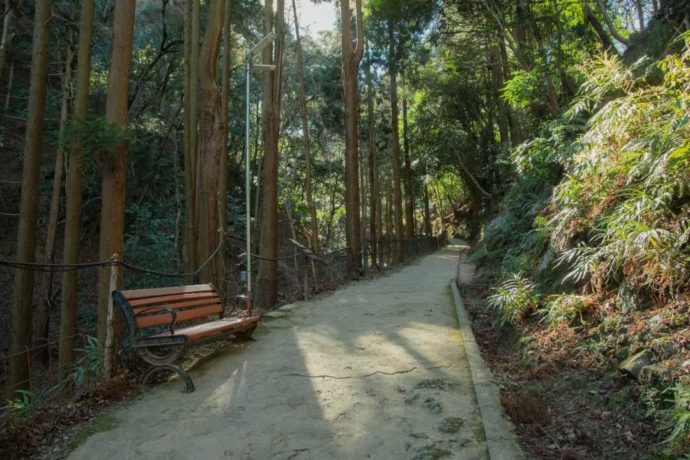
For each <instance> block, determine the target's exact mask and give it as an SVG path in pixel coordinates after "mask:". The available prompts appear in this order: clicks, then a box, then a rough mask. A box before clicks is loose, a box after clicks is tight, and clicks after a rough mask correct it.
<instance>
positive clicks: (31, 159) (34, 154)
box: [7, 0, 53, 399]
mask: <svg viewBox="0 0 690 460" xmlns="http://www.w3.org/2000/svg"><path fill="white" fill-rule="evenodd" d="M52 8H53V2H52V0H44V1H41V2H38V3H37V4H36V11H35V16H34V38H33V52H32V55H31V82H30V84H29V85H30V87H29V110H28V114H27V119H26V137H25V144H24V167H23V174H22V194H21V203H20V209H19V229H18V232H17V261H18V262H20V263H33V262H35V258H36V226H37V219H38V201H39V194H38V182H39V180H40V172H41V153H42V146H43V118H44V115H45V105H46V92H47V88H46V85H47V82H48V23H49V21H50V15H51V10H52ZM33 281H34V277H33V272H32V271H31V270H22V269H18V270H17V272H16V275H15V279H14V292H13V295H12V325H11V327H12V329H11V331H10V368H9V376H8V380H7V397H8V398H12V399H14V394H15V392H16V391H17V390H22V389H27V388H29V356H27V354H28V351H27V349H28V348H29V346H30V345H31V305H32V302H33Z"/></svg>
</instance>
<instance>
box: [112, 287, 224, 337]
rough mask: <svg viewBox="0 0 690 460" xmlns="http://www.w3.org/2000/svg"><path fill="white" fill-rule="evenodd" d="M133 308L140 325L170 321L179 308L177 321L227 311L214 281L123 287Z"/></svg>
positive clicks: (140, 327) (125, 295) (140, 326)
mask: <svg viewBox="0 0 690 460" xmlns="http://www.w3.org/2000/svg"><path fill="white" fill-rule="evenodd" d="M119 294H120V295H122V297H124V299H125V300H126V301H127V304H128V306H129V307H130V308H131V313H130V314H131V315H132V316H133V319H134V322H135V323H136V327H137V329H146V328H149V327H154V326H162V325H168V324H170V322H171V320H172V316H171V315H170V314H169V313H167V312H165V311H164V310H166V309H169V310H175V311H176V313H177V323H178V324H179V323H183V322H185V321H192V320H195V319H201V318H205V317H207V316H211V315H217V314H220V313H222V312H223V304H222V302H221V301H220V297H218V293H217V292H216V289H215V288H214V287H213V285H212V284H195V285H192V286H177V287H165V288H156V289H134V290H129V291H119Z"/></svg>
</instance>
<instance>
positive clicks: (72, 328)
mask: <svg viewBox="0 0 690 460" xmlns="http://www.w3.org/2000/svg"><path fill="white" fill-rule="evenodd" d="M93 12H94V0H83V1H82V5H81V24H80V26H79V57H78V59H79V62H78V63H77V96H76V101H75V104H74V120H75V121H77V120H84V119H86V115H87V113H88V110H89V82H90V80H89V76H90V72H91V36H92V32H93ZM83 163H84V159H83V151H82V149H81V148H80V146H79V145H76V146H73V147H72V150H71V151H70V152H69V159H68V162H67V179H66V186H65V194H66V203H65V241H64V253H63V262H64V263H66V264H75V263H77V262H79V236H80V234H81V196H82V181H83V176H84V172H83ZM78 277H79V273H78V272H77V271H76V270H68V271H66V272H65V273H64V275H63V276H62V304H61V306H60V357H59V363H58V369H59V375H60V378H61V379H64V378H66V377H67V376H68V375H69V372H70V370H71V369H72V363H73V362H74V335H75V333H76V327H77V286H78V281H79V278H78Z"/></svg>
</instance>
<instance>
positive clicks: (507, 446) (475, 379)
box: [450, 280, 527, 460]
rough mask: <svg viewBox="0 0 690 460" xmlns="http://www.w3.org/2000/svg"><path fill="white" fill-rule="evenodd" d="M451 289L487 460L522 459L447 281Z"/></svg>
mask: <svg viewBox="0 0 690 460" xmlns="http://www.w3.org/2000/svg"><path fill="white" fill-rule="evenodd" d="M450 290H451V292H452V293H453V303H454V304H455V311H456V313H457V315H458V322H459V323H460V332H461V333H462V341H463V345H464V346H465V351H466V352H467V361H468V362H469V365H470V373H471V374H472V383H473V385H474V392H475V394H476V396H477V405H478V406H479V413H480V415H481V417H482V423H483V425H484V433H485V436H486V447H487V450H488V451H489V458H491V459H492V460H512V459H525V458H527V456H526V455H525V454H524V452H523V451H522V449H521V448H520V446H519V445H518V443H517V440H516V439H515V435H514V434H513V427H512V424H511V423H510V421H508V420H507V419H506V418H505V417H504V416H503V410H502V409H501V400H500V397H499V391H498V386H497V385H496V383H495V382H494V379H493V375H492V374H491V371H490V370H489V368H488V367H487V366H486V363H484V359H483V358H482V355H481V353H480V352H479V346H478V345H477V342H476V341H475V339H474V333H473V332H472V326H471V324H470V320H469V317H468V316H467V312H466V311H465V306H464V305H463V303H462V298H461V297H460V291H459V290H458V286H457V284H456V283H455V280H450Z"/></svg>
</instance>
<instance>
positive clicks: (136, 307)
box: [112, 284, 260, 392]
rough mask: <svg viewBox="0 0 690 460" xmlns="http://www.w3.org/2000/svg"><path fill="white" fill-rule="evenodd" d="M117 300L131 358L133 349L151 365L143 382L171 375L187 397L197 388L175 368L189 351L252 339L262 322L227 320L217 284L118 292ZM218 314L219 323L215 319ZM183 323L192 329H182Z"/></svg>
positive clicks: (114, 300) (245, 319)
mask: <svg viewBox="0 0 690 460" xmlns="http://www.w3.org/2000/svg"><path fill="white" fill-rule="evenodd" d="M112 296H113V302H114V303H115V304H116V305H117V306H118V307H119V309H120V312H121V313H122V316H123V318H124V328H125V333H126V336H127V338H128V340H129V344H128V345H129V347H131V348H130V353H129V355H130V357H131V350H133V351H135V352H136V353H137V354H138V355H139V356H140V357H141V358H142V359H143V360H144V361H146V362H147V363H149V364H151V365H152V367H151V368H150V369H149V370H148V371H147V372H146V373H145V374H144V376H143V377H142V381H143V382H146V381H148V380H149V378H150V377H151V376H152V375H153V374H155V373H156V372H158V371H161V370H167V371H172V372H175V373H177V374H178V375H179V376H180V378H181V379H182V380H183V381H184V383H185V391H186V392H192V391H194V383H193V382H192V379H191V378H190V377H189V375H188V374H187V373H186V372H185V371H184V370H183V369H182V368H181V367H179V366H175V365H174V364H173V363H174V361H175V360H176V359H177V358H178V357H179V356H180V354H181V353H182V351H183V350H184V349H185V348H186V347H188V346H190V345H193V344H197V343H199V342H201V341H204V340H207V339H211V338H215V337H218V336H220V335H234V336H235V337H238V338H249V337H251V335H252V333H253V332H254V329H255V328H256V325H257V324H258V322H259V320H260V316H257V315H255V316H247V317H243V318H223V304H222V302H221V300H220V297H218V293H217V292H216V290H215V288H214V287H213V285H212V284H197V285H192V286H178V287H164V288H157V289H136V290H129V291H113V293H112ZM216 315H218V316H219V319H215V318H212V317H215V316H216ZM190 322H193V323H192V324H191V325H190V324H189V323H190ZM180 323H187V324H186V325H184V326H183V327H178V325H179V324H180Z"/></svg>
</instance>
